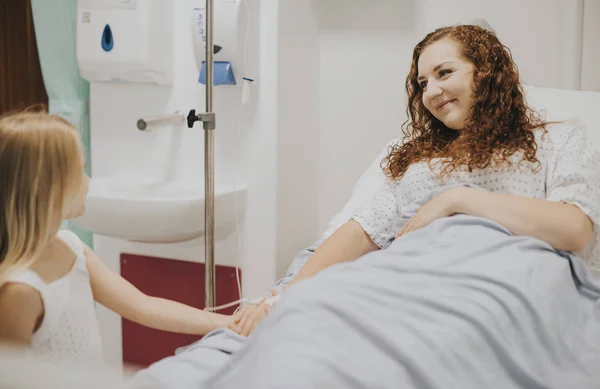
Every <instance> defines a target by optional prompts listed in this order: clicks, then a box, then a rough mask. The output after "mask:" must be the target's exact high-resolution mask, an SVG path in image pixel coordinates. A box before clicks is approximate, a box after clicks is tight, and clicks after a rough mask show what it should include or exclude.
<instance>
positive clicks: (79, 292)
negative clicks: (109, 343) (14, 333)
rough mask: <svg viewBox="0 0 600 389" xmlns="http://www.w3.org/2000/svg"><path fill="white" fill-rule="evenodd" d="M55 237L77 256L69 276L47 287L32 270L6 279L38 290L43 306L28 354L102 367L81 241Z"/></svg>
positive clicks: (67, 235)
mask: <svg viewBox="0 0 600 389" xmlns="http://www.w3.org/2000/svg"><path fill="white" fill-rule="evenodd" d="M58 237H59V238H60V239H62V240H63V241H64V242H65V243H66V244H67V245H68V246H69V247H70V248H71V250H73V252H74V253H75V254H77V259H76V260H75V264H74V265H73V267H72V269H71V270H70V271H69V273H67V274H65V275H64V276H63V277H62V278H60V279H58V280H56V281H54V282H52V283H50V284H46V283H45V282H44V281H43V280H42V278H40V276H39V275H38V274H37V273H36V272H34V271H33V270H25V271H23V272H21V273H20V274H18V275H16V276H14V277H12V278H11V279H10V280H9V282H13V283H22V284H27V285H29V286H31V287H32V288H34V289H36V290H38V291H39V292H40V294H41V296H42V301H43V303H44V319H43V321H42V324H41V325H40V327H39V328H38V329H37V331H36V332H35V333H34V334H33V336H32V338H31V346H30V354H31V356H32V357H34V358H36V359H44V360H51V361H57V362H60V361H78V362H90V363H94V364H96V363H98V364H102V363H103V356H102V339H101V337H100V329H99V325H98V320H97V318H96V311H95V307H94V298H93V295H92V288H91V285H90V275H89V272H88V269H87V266H86V260H85V255H84V250H83V247H84V246H83V242H81V240H80V239H79V238H78V237H77V235H75V234H74V233H72V232H71V231H66V230H65V231H60V232H59V234H58Z"/></svg>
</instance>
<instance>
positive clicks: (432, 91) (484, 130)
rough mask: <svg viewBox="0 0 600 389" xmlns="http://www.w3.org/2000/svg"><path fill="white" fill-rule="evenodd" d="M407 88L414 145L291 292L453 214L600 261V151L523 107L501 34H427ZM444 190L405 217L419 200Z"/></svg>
mask: <svg viewBox="0 0 600 389" xmlns="http://www.w3.org/2000/svg"><path fill="white" fill-rule="evenodd" d="M458 42H462V44H460V43H458ZM406 90H407V93H408V97H409V108H408V113H409V117H410V119H409V120H410V121H409V125H408V127H407V128H406V139H405V140H406V142H405V143H403V144H401V145H396V146H393V147H392V148H391V150H390V152H389V154H388V155H387V156H386V157H385V159H384V161H383V164H382V165H383V168H384V172H385V173H386V176H387V178H388V180H387V182H386V184H385V185H384V187H383V188H381V190H380V192H379V193H378V194H377V195H376V196H374V197H373V198H372V199H371V200H369V201H367V202H366V203H365V204H364V205H363V206H362V207H361V208H360V209H358V210H357V211H356V213H355V214H354V215H353V216H352V220H350V221H348V222H347V223H346V224H344V225H343V226H341V227H340V228H339V229H338V230H337V231H336V232H335V233H334V234H333V235H332V236H331V237H330V238H329V239H327V240H326V241H325V242H324V243H323V244H322V245H321V246H319V248H318V249H317V250H316V252H315V254H314V255H313V256H312V257H311V258H310V259H309V260H308V261H307V263H306V265H305V266H304V267H303V268H302V269H301V270H300V272H299V273H298V274H297V275H296V276H295V278H294V279H293V280H292V282H291V283H290V284H289V285H287V286H286V289H287V288H289V287H290V286H292V285H294V284H295V283H297V282H299V281H300V280H303V279H306V278H309V277H311V276H313V275H315V274H317V273H318V272H320V271H321V270H323V269H325V268H327V267H329V266H331V265H333V264H336V263H340V262H347V261H352V260H355V259H357V258H359V257H361V256H363V255H365V254H367V253H369V252H371V251H374V250H378V249H385V248H387V247H388V246H389V245H390V244H391V242H392V241H393V240H394V238H401V237H402V236H404V235H406V234H408V233H410V232H412V231H415V230H417V229H419V228H422V227H425V226H426V225H428V224H429V223H431V222H432V221H434V220H436V219H439V218H443V217H447V216H451V215H453V214H467V215H472V216H479V217H482V218H486V219H490V220H493V221H495V222H497V223H499V224H500V225H502V226H504V227H506V228H507V229H508V230H509V231H510V232H511V233H512V234H514V235H521V236H529V237H533V238H537V239H540V240H542V241H544V242H547V243H548V244H549V245H550V246H552V247H553V248H554V249H556V250H562V251H569V252H578V253H579V254H580V255H581V257H582V258H583V259H584V261H586V262H587V263H591V262H593V261H596V262H598V261H600V253H598V247H597V246H596V244H595V243H596V241H597V238H596V237H597V234H598V233H600V229H596V233H595V234H594V222H596V221H598V220H599V217H600V214H599V211H600V186H599V185H600V158H599V157H598V153H597V150H596V149H594V148H593V147H592V146H591V145H590V144H589V141H588V140H587V139H586V137H585V133H584V131H583V130H581V129H578V128H569V127H565V126H560V125H556V124H549V123H546V122H544V121H543V120H542V119H541V118H539V116H538V115H537V114H536V113H535V111H533V110H531V109H529V108H528V107H527V105H526V104H525V102H524V96H523V93H522V89H521V86H520V84H519V79H518V73H517V71H516V67H515V65H514V63H513V61H512V59H511V56H510V53H509V52H508V50H507V49H506V48H505V47H503V46H502V44H501V43H500V42H499V41H498V39H497V38H496V37H495V35H493V34H491V33H488V32H486V31H485V30H483V29H481V28H478V27H466V26H465V27H456V28H449V29H441V30H438V31H436V32H435V33H432V34H430V35H429V36H427V37H426V38H425V39H424V40H423V41H422V42H421V43H419V44H418V45H417V47H416V48H415V50H414V54H413V61H412V66H411V70H410V74H409V76H408V79H407V82H406ZM458 184H471V185H473V186H476V187H477V188H478V189H483V190H478V189H476V188H474V187H466V186H464V185H458ZM452 186H455V187H452ZM444 187H447V188H449V189H448V190H445V191H443V193H440V195H439V196H436V197H435V198H433V199H431V201H429V202H428V203H427V204H426V205H424V206H423V207H422V208H420V209H419V211H418V212H417V213H416V214H415V215H414V216H413V217H412V218H411V219H410V220H408V222H406V223H405V224H404V225H399V224H398V220H399V219H401V217H402V214H403V213H406V211H407V208H408V207H409V206H410V205H411V204H414V203H416V202H418V201H422V199H424V198H427V197H428V196H431V193H432V191H436V190H439V189H440V188H444ZM451 187H452V188H451ZM592 265H596V266H598V265H597V263H594V264H592ZM269 309H270V306H269V305H266V304H264V305H263V306H262V307H257V306H248V307H246V308H245V309H244V310H242V311H240V312H239V313H238V314H237V317H236V322H237V326H236V330H237V331H238V332H239V333H241V334H242V335H248V334H249V333H250V332H251V331H252V329H253V328H254V327H255V324H256V322H257V321H259V319H260V318H262V317H264V315H265V314H266V312H267V311H268V310H269Z"/></svg>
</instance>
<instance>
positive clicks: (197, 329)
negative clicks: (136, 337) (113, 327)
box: [85, 246, 233, 335]
mask: <svg viewBox="0 0 600 389" xmlns="http://www.w3.org/2000/svg"><path fill="white" fill-rule="evenodd" d="M85 256H86V261H87V267H88V270H89V272H90V282H91V284H92V291H93V293H94V298H95V300H96V301H98V302H99V303H100V304H102V305H104V306H105V307H107V308H108V309H110V310H111V311H114V312H116V313H118V314H119V315H121V316H122V317H124V318H126V319H128V320H131V321H133V322H136V323H138V324H141V325H144V326H146V327H151V328H156V329H159V330H163V331H170V332H177V333H182V334H198V335H204V334H207V333H209V332H210V331H212V330H214V329H217V328H223V327H227V326H230V325H231V324H232V323H233V319H232V318H231V316H226V315H219V314H216V313H210V312H205V311H202V310H200V309H196V308H193V307H190V306H188V305H185V304H181V303H178V302H175V301H171V300H165V299H162V298H157V297H150V296H147V295H145V294H144V293H142V292H141V291H139V290H138V289H137V288H136V287H135V286H133V285H131V284H130V283H129V282H128V281H127V280H125V279H124V278H123V277H121V276H120V275H118V274H116V273H114V272H113V271H111V270H110V269H109V268H108V267H107V266H106V265H105V264H104V262H102V261H101V260H100V259H99V258H98V257H97V256H96V255H95V254H94V252H93V251H92V250H91V249H90V248H89V247H87V246H85Z"/></svg>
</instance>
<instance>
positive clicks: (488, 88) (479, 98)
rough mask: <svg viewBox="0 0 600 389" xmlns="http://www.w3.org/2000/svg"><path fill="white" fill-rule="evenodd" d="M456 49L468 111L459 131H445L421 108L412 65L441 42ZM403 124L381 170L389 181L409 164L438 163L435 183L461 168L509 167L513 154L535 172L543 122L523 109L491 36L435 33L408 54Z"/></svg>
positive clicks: (508, 64) (464, 28)
mask: <svg viewBox="0 0 600 389" xmlns="http://www.w3.org/2000/svg"><path fill="white" fill-rule="evenodd" d="M445 38H447V39H452V40H453V41H454V42H456V43H457V44H459V46H460V50H461V54H462V55H463V56H464V58H465V59H467V60H468V61H470V62H471V63H472V64H473V65H474V68H475V70H474V72H473V96H474V97H473V105H472V107H471V110H470V113H469V116H468V118H467V120H466V122H465V124H464V127H463V129H461V130H460V131H455V130H452V129H449V128H448V127H446V126H445V125H444V123H442V122H441V121H439V120H438V119H436V118H435V117H434V116H433V115H432V114H431V113H430V112H429V111H428V110H427V109H426V108H425V106H424V104H423V99H422V97H423V90H422V88H421V87H420V85H419V82H418V81H417V77H418V61H419V57H420V56H421V53H422V52H423V50H425V48H426V47H427V46H429V45H430V44H432V43H434V42H436V41H439V40H441V39H445ZM406 92H407V94H408V107H407V115H408V120H407V121H406V122H405V123H404V125H403V126H402V132H403V133H404V142H403V143H402V144H398V145H395V146H393V147H392V148H391V149H390V151H389V153H388V155H387V156H386V157H385V159H384V160H383V161H382V163H381V165H382V168H383V170H384V172H385V173H386V175H387V176H388V177H389V178H391V179H398V178H401V177H402V176H403V175H404V173H405V172H406V170H407V169H408V167H409V166H410V165H411V164H413V163H415V162H422V161H427V162H429V163H431V161H432V160H433V159H434V158H442V168H441V177H444V176H445V175H447V174H449V173H451V172H453V171H456V170H458V169H459V168H460V167H461V166H463V167H466V168H467V169H468V170H469V171H472V170H474V169H483V168H486V167H488V166H490V165H492V166H497V164H510V160H509V157H510V156H512V155H513V154H515V153H516V152H518V151H521V152H522V154H523V161H528V162H531V163H533V164H534V165H537V166H539V161H538V160H537V158H536V151H537V144H536V142H535V136H534V130H535V129H538V128H544V127H545V125H546V124H547V122H545V121H544V120H543V119H541V117H540V116H539V114H538V113H537V112H535V111H534V110H532V109H531V108H529V106H528V105H527V104H526V103H525V98H524V94H523V88H522V86H521V83H520V82H519V72H518V69H517V66H516V64H515V63H514V61H513V59H512V55H511V53H510V50H509V49H508V48H507V47H506V46H504V45H503V44H502V43H500V41H499V40H498V38H497V37H496V35H495V34H494V33H493V32H490V31H487V30H484V29H483V28H481V27H478V26H470V25H461V26H452V27H444V28H439V29H437V30H435V31H433V32H432V33H430V34H428V35H427V36H426V37H425V39H423V40H422V41H421V42H420V43H419V44H417V46H416V47H415V49H414V52H413V58H412V64H411V68H410V72H409V74H408V77H407V78H406Z"/></svg>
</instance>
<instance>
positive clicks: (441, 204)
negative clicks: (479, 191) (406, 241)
mask: <svg viewBox="0 0 600 389" xmlns="http://www.w3.org/2000/svg"><path fill="white" fill-rule="evenodd" d="M461 189H468V188H464V187H458V188H452V189H448V190H447V191H445V192H443V193H441V194H439V195H437V196H435V197H434V198H433V199H431V200H430V201H429V202H428V203H427V204H425V205H423V206H422V207H421V208H420V209H419V210H418V211H417V213H416V214H415V215H414V216H413V217H411V218H410V220H409V221H408V222H406V224H405V225H404V227H402V229H401V230H400V231H398V233H397V234H396V238H398V237H400V236H402V235H404V234H408V233H409V232H411V231H415V230H418V229H419V228H423V227H425V226H427V225H428V224H429V223H431V222H432V221H434V220H436V219H441V218H443V217H447V216H452V215H454V213H455V211H454V210H455V209H456V208H455V205H456V202H457V201H458V200H459V197H460V193H459V191H460V190H461Z"/></svg>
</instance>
